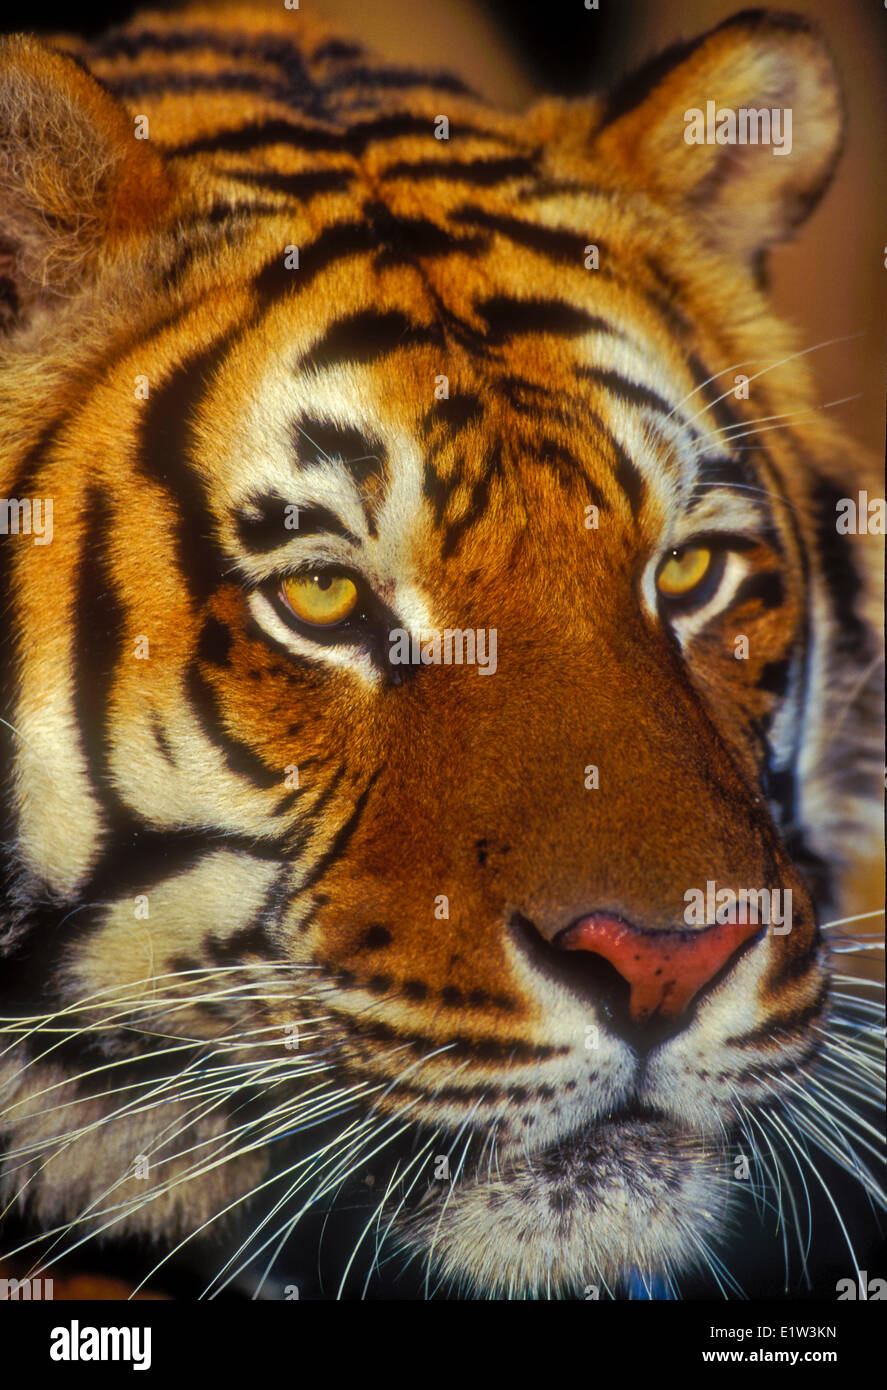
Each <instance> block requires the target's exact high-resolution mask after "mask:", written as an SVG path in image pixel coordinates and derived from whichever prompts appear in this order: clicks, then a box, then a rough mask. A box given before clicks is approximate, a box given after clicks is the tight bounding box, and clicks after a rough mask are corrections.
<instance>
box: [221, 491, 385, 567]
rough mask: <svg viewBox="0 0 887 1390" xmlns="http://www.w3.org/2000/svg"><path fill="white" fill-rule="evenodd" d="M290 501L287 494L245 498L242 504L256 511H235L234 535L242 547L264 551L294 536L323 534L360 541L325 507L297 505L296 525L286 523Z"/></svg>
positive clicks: (283, 543) (355, 543)
mask: <svg viewBox="0 0 887 1390" xmlns="http://www.w3.org/2000/svg"><path fill="white" fill-rule="evenodd" d="M293 505H294V504H293V503H292V502H291V501H290V500H289V499H288V498H285V497H279V496H264V497H251V498H249V499H248V502H247V503H246V506H248V507H250V508H252V509H254V511H256V512H258V516H255V515H251V514H250V512H248V511H246V510H243V511H238V513H237V535H238V537H239V539H240V542H241V544H242V545H243V546H244V548H245V549H246V550H248V551H250V552H251V554H253V555H264V554H267V553H268V552H269V551H271V550H276V549H277V548H278V546H281V545H289V543H290V542H291V541H293V540H295V538H296V537H297V536H317V535H323V534H329V535H333V536H343V537H344V538H345V540H347V541H350V543H351V544H352V545H354V546H359V545H360V544H361V542H360V540H359V539H358V537H357V536H355V535H353V534H352V533H351V532H350V531H349V530H348V528H347V527H346V526H344V525H343V524H342V522H341V521H340V520H339V518H338V517H337V516H336V515H335V513H334V512H331V511H329V510H328V509H327V508H326V507H301V506H299V507H297V512H298V523H299V524H298V526H295V527H293V526H287V525H286V521H287V512H286V509H287V508H288V507H292V506H293Z"/></svg>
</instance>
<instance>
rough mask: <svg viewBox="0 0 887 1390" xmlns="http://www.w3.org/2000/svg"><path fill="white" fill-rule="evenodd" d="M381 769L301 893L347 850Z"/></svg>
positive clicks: (306, 880)
mask: <svg viewBox="0 0 887 1390" xmlns="http://www.w3.org/2000/svg"><path fill="white" fill-rule="evenodd" d="M381 770H382V769H381V768H377V769H376V771H375V772H374V773H373V774H372V776H371V777H370V780H369V781H368V782H367V784H366V786H365V787H364V789H363V791H362V792H361V794H360V796H359V797H358V798H357V801H356V803H355V806H354V810H353V811H352V812H351V815H350V816H349V817H348V819H347V820H346V821H345V824H344V825H342V826H341V827H340V828H339V830H338V831H337V832H336V834H335V836H334V838H333V841H332V844H331V845H330V847H329V849H328V850H327V851H326V853H325V854H322V855H321V856H320V858H319V859H318V861H317V863H316V864H315V865H314V868H313V869H312V870H311V872H310V874H309V875H308V877H307V878H306V879H304V880H303V882H302V883H301V884H300V885H299V893H304V892H305V891H306V889H308V888H310V887H311V885H312V884H314V883H317V881H318V880H319V879H320V878H322V877H323V875H324V874H325V873H326V871H327V869H328V868H329V866H330V864H332V863H333V862H334V860H336V859H338V858H339V856H340V855H341V854H342V852H343V851H344V850H345V848H346V847H347V845H348V842H349V840H350V839H351V837H352V835H353V834H354V832H355V830H356V829H357V827H358V825H359V824H360V818H361V816H362V815H363V811H364V807H365V806H366V804H367V799H368V797H369V794H370V792H371V791H372V789H373V786H374V784H375V782H376V780H377V778H378V777H379V774H380V772H381Z"/></svg>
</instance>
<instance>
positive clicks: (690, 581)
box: [656, 545, 712, 598]
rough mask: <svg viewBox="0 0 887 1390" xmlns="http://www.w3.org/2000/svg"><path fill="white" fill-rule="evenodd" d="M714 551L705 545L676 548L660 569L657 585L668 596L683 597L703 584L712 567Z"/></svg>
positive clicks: (661, 592)
mask: <svg viewBox="0 0 887 1390" xmlns="http://www.w3.org/2000/svg"><path fill="white" fill-rule="evenodd" d="M711 561H712V553H711V551H710V550H707V549H706V548H705V547H704V546H694V545H691V546H688V547H687V549H686V550H674V551H672V554H671V557H670V558H669V560H668V561H667V562H666V563H665V564H664V565H663V567H662V569H661V570H660V571H659V575H658V577H657V580H656V586H657V588H658V589H659V592H660V594H665V596H666V598H683V596H684V595H685V594H689V593H690V592H691V590H693V589H695V588H696V587H697V585H698V584H701V583H702V581H703V579H704V578H705V576H706V575H707V574H708V571H709V569H710V568H711Z"/></svg>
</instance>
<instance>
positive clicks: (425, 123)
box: [167, 112, 513, 156]
mask: <svg viewBox="0 0 887 1390" xmlns="http://www.w3.org/2000/svg"><path fill="white" fill-rule="evenodd" d="M433 128H434V124H433V121H432V119H431V117H429V116H416V115H414V114H413V113H412V112H397V113H392V114H391V115H387V116H374V117H373V118H372V119H371V120H366V121H357V122H355V123H354V125H351V126H349V127H347V128H346V129H344V130H343V129H338V130H334V129H332V128H330V127H329V126H320V125H317V126H310V125H302V124H300V123H299V122H298V121H290V120H285V119H280V118H277V119H273V120H265V121H250V122H247V123H246V124H244V125H240V126H230V127H228V128H227V129H225V130H217V131H214V132H213V134H212V135H200V136H197V137H195V139H193V140H186V141H185V142H184V143H182V144H180V145H170V146H169V147H168V148H167V153H169V154H171V155H179V156H187V155H193V154H213V153H216V152H220V151H238V152H246V151H249V150H255V149H261V148H263V147H265V146H268V145H295V146H297V147H298V148H299V149H302V150H319V151H329V152H332V153H334V152H337V151H345V152H346V153H350V154H363V152H364V151H365V150H366V148H367V146H368V145H372V144H375V143H376V142H377V141H387V140H399V139H402V138H403V137H405V136H410V135H426V136H427V135H429V133H430V132H432V131H433ZM456 133H458V134H459V135H460V136H471V137H473V138H475V139H486V140H492V141H495V142H496V143H497V144H501V145H509V144H513V141H511V140H509V139H508V138H507V137H505V136H502V135H500V134H499V133H498V132H496V131H492V130H484V129H483V128H482V127H481V126H474V125H467V124H462V123H460V124H459V126H458V130H457V131H454V130H453V129H452V128H451V131H450V134H451V136H452V135H454V134H456Z"/></svg>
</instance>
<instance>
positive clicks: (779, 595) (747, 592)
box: [730, 570, 785, 610]
mask: <svg viewBox="0 0 887 1390" xmlns="http://www.w3.org/2000/svg"><path fill="white" fill-rule="evenodd" d="M753 600H757V601H758V602H760V603H761V605H762V606H763V608H764V609H766V610H769V609H771V608H778V607H779V605H780V604H781V603H784V602H785V584H784V583H783V579H782V575H781V574H779V573H778V571H776V570H761V571H760V572H759V573H758V574H750V575H748V577H747V578H746V579H743V581H742V583H741V584H740V585H739V587H738V589H737V590H736V593H735V594H734V596H733V601H732V603H731V604H730V608H731V610H732V609H734V608H738V607H740V605H742V604H743V603H750V602H752V601H753Z"/></svg>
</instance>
